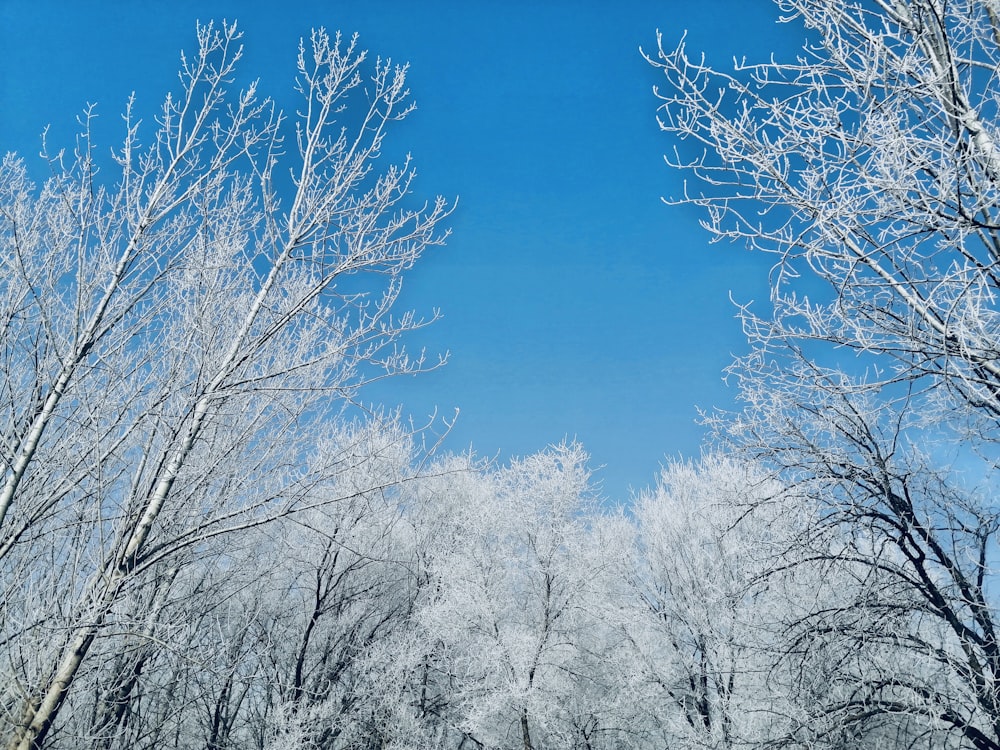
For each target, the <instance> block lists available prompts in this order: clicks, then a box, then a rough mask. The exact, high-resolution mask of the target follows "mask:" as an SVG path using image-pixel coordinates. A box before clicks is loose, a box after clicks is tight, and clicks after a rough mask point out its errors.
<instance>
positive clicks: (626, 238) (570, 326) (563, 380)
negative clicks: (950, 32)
mask: <svg viewBox="0 0 1000 750" xmlns="http://www.w3.org/2000/svg"><path fill="white" fill-rule="evenodd" d="M222 18H226V19H230V20H232V19H234V18H235V19H238V20H239V23H240V26H241V28H242V29H243V30H244V33H245V36H244V40H243V41H244V44H245V46H246V50H247V54H246V57H245V64H244V70H245V71H246V72H247V74H248V75H250V76H253V77H256V76H259V77H260V79H261V87H262V90H263V92H264V93H267V94H269V95H271V96H273V97H274V98H275V99H277V100H278V101H279V103H284V104H286V107H287V108H292V107H294V98H293V92H292V79H293V77H294V60H295V53H296V45H297V42H298V39H299V37H301V36H308V34H309V30H310V29H311V28H312V27H318V26H325V27H326V28H327V29H330V30H335V29H340V30H342V31H344V32H345V33H351V32H354V31H357V32H359V33H360V37H361V43H362V46H364V47H366V48H368V49H369V50H371V52H372V54H373V55H376V54H377V55H381V56H383V57H386V56H388V57H392V58H393V59H394V60H398V61H409V62H410V64H411V75H410V84H411V85H410V88H411V90H412V92H413V94H414V97H415V99H416V102H417V105H418V107H419V109H418V111H417V112H416V113H415V114H414V115H413V116H412V117H411V119H410V120H408V121H407V122H406V123H404V124H403V125H402V126H401V127H400V128H399V129H398V130H397V131H396V134H395V135H396V138H395V145H396V146H397V147H399V148H400V149H403V150H408V151H410V152H411V153H412V155H413V157H414V160H415V163H416V165H417V168H418V171H419V173H420V177H419V178H418V181H417V186H416V189H417V192H418V193H420V194H423V195H428V196H430V195H434V194H443V195H445V196H449V197H455V196H457V197H459V198H460V202H459V208H458V210H457V211H456V213H455V214H454V216H453V218H452V221H451V227H452V230H453V235H452V238H451V240H450V241H449V243H448V245H447V246H446V247H445V248H443V249H437V250H435V251H434V252H433V253H432V254H430V255H428V256H427V257H426V258H425V259H424V261H423V263H422V265H421V266H420V267H419V268H417V269H415V270H414V272H413V274H412V276H411V277H410V279H409V283H408V286H407V287H406V289H405V292H404V297H403V304H404V305H405V306H407V307H410V308H414V309H416V310H418V311H420V312H424V313H429V312H430V310H431V309H432V308H440V310H441V312H442V314H443V316H444V317H443V319H442V320H441V321H440V322H439V323H437V324H436V325H434V326H433V327H431V328H429V329H427V330H426V331H425V332H423V333H422V334H421V336H420V337H419V339H417V340H414V342H413V343H414V345H416V346H418V347H419V346H426V347H427V348H428V350H429V351H431V352H437V351H445V350H448V351H450V353H451V357H450V362H449V364H448V365H447V367H445V368H444V369H442V370H438V371H436V372H433V373H429V374H426V375H424V376H421V377H419V378H412V379H406V380H405V381H404V380H395V381H392V382H390V383H387V384H385V385H381V386H380V387H379V389H378V390H375V391H370V392H369V397H370V398H371V399H376V400H379V401H382V402H385V403H387V404H390V405H392V404H402V405H403V406H404V408H405V410H406V411H407V412H408V413H411V414H413V415H414V416H415V417H417V418H420V417H421V416H423V415H426V414H429V413H430V412H431V411H433V410H434V409H435V408H437V409H438V412H439V414H443V415H448V414H451V413H452V411H453V410H454V409H455V408H456V407H458V408H460V409H461V415H460V417H459V420H458V422H457V424H456V425H455V427H454V429H453V430H452V432H451V433H450V435H449V436H448V439H447V442H446V446H447V447H448V448H450V449H452V450H462V449H464V448H466V447H468V446H470V445H471V446H473V447H474V448H475V449H476V451H477V452H478V453H479V454H481V455H488V456H494V455H498V456H500V457H501V458H504V459H506V458H508V457H510V456H512V455H523V454H526V453H530V452H534V451H536V450H539V449H541V448H543V447H544V446H545V445H547V444H549V443H553V442H558V441H559V440H561V439H563V438H564V437H569V438H574V437H575V438H577V439H579V440H580V441H581V442H583V444H584V445H585V446H586V447H587V448H588V449H589V451H590V452H591V455H592V456H593V465H594V466H595V467H601V466H603V468H601V469H599V470H598V472H597V478H598V479H599V480H601V481H602V482H603V487H604V492H605V494H606V495H607V496H608V497H609V498H612V499H626V498H627V488H629V487H635V488H639V487H643V486H645V485H647V484H649V483H650V482H651V481H652V479H653V477H654V475H655V473H656V472H657V469H658V466H659V464H660V463H661V462H662V461H663V459H664V457H665V456H678V455H683V456H697V455H698V454H699V452H700V446H701V443H702V439H703V431H702V429H701V428H700V427H699V426H698V424H697V421H696V420H697V412H696V407H702V408H709V407H713V406H721V407H731V406H732V404H733V393H732V390H731V389H729V388H727V387H726V386H725V384H724V383H723V381H722V369H723V368H724V367H725V366H726V365H727V364H728V363H729V362H730V360H731V356H732V354H733V353H739V352H742V351H743V350H744V349H745V345H744V340H743V336H742V334H741V332H740V329H739V324H738V322H737V321H736V320H735V318H734V314H735V310H734V308H733V306H732V305H731V304H730V302H729V295H730V293H732V295H733V297H734V298H736V299H738V300H740V301H744V302H745V301H749V300H760V301H765V300H766V298H767V272H768V268H769V267H770V261H769V260H768V259H767V258H765V257H762V256H756V255H752V254H749V253H748V252H746V251H745V250H743V249H742V248H740V247H736V246H719V245H713V246H709V245H708V244H707V237H706V235H705V233H704V232H703V231H702V230H701V229H700V227H699V226H698V223H697V222H698V218H699V215H698V213H697V212H696V211H694V210H692V209H688V208H676V207H669V206H666V205H664V203H663V202H662V201H661V200H660V199H661V196H665V195H672V194H673V195H676V194H677V193H678V192H679V188H680V183H679V176H678V175H676V174H674V173H672V172H671V171H670V170H669V169H668V168H667V167H666V166H665V165H664V164H663V160H662V154H663V153H664V152H666V151H667V150H669V149H670V148H671V146H672V143H671V141H670V140H669V138H668V137H667V136H665V135H663V134H661V133H659V131H658V129H657V126H656V121H655V109H656V106H657V103H656V100H655V99H654V97H653V95H652V91H651V90H652V86H653V85H654V84H655V83H656V82H657V80H658V77H657V75H656V72H655V71H654V70H653V69H652V68H650V66H648V65H647V64H646V63H645V62H644V61H643V60H642V58H641V57H640V55H639V47H640V45H641V46H642V47H644V48H645V49H647V50H653V49H654V48H655V42H656V30H657V29H660V30H661V31H662V32H663V34H664V37H665V39H666V40H668V42H669V41H675V40H678V39H679V38H680V36H681V34H682V33H683V32H684V30H685V29H686V30H688V44H689V47H690V48H692V49H704V50H705V51H706V53H707V55H708V57H709V59H710V61H713V62H714V63H716V64H717V65H721V66H726V65H729V64H731V60H732V58H733V57H734V56H739V57H742V56H744V55H746V56H747V57H749V58H751V59H753V58H757V59H765V58H767V57H768V56H769V55H770V54H771V52H772V51H774V52H777V53H779V54H780V55H782V56H788V55H791V54H794V50H795V49H796V48H797V46H798V43H799V40H800V39H801V36H802V34H801V31H799V29H798V28H797V27H794V26H788V25H778V24H776V23H775V20H776V18H777V10H776V9H775V8H774V7H773V5H772V4H771V3H770V2H768V0H743V1H738V0H702V2H693V1H691V0H689V1H688V2H683V1H679V0H659V2H638V1H635V2H630V1H629V0H619V1H617V2H604V1H603V0H602V1H601V2H597V1H596V0H595V1H593V2H585V1H582V0H573V1H564V0H560V1H558V2H517V1H511V0H508V1H507V2H499V1H497V2H475V0H465V2H459V1H457V0H455V1H453V2H443V1H442V2H418V1H416V0H410V1H409V2H402V1H401V2H389V1H388V0H385V1H381V2H361V1H357V0H355V1H350V2H347V1H342V2H337V1H336V0H334V1H331V2H298V1H297V0H285V2H281V3H274V2H267V3H264V2H247V1H244V2H226V1H223V0H218V1H216V0H202V1H201V2H191V1H190V0H173V1H172V2H163V1H160V2H150V3H138V2H125V1H124V0H122V1H121V2H110V1H104V2H102V1H101V0H91V2H86V3H84V2H54V1H53V0H31V1H25V0H0V47H2V50H3V52H2V55H3V59H4V63H3V66H2V69H0V70H2V72H0V151H17V152H19V153H20V154H22V155H25V156H28V157H33V156H34V155H35V154H37V152H38V144H39V138H38V136H39V133H40V132H41V130H42V128H43V127H44V126H46V125H51V127H52V130H51V134H52V135H51V138H52V140H56V141H61V142H62V143H64V144H65V145H66V146H71V145H72V141H71V134H72V132H73V130H72V128H73V125H74V118H75V116H76V115H77V114H79V112H80V111H81V110H82V109H83V107H84V105H85V103H86V102H88V101H90V102H96V103H98V105H99V109H98V111H99V113H100V116H101V118H102V119H101V127H102V129H103V128H106V129H107V130H105V131H104V133H105V134H106V136H107V138H108V140H107V142H106V145H107V146H108V147H110V146H112V145H116V141H117V137H118V135H119V132H120V131H119V130H117V129H116V128H118V127H119V125H120V120H119V118H118V115H119V113H120V111H121V109H122V106H123V104H124V102H125V99H126V98H127V96H128V95H129V93H130V92H132V91H136V92H137V94H138V97H139V100H140V105H145V106H155V105H157V104H158V103H159V101H160V99H161V97H162V95H163V93H164V92H165V91H166V90H167V89H168V88H170V87H172V86H173V85H174V83H175V82H176V78H175V77H174V76H175V74H176V70H177V60H178V54H179V51H180V50H181V48H186V49H191V47H192V41H193V38H194V24H195V21H196V19H200V20H202V21H205V20H209V19H222ZM33 167H34V169H35V174H36V175H38V176H39V177H42V176H44V172H43V171H42V168H41V165H40V163H37V162H36V163H35V164H34V165H33Z"/></svg>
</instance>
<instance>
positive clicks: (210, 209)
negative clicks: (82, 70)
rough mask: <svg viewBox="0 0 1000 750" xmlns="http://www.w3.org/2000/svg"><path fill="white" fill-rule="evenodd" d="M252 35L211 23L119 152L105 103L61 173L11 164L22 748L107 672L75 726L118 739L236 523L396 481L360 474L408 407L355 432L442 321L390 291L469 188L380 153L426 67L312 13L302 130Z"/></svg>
mask: <svg viewBox="0 0 1000 750" xmlns="http://www.w3.org/2000/svg"><path fill="white" fill-rule="evenodd" d="M240 57H241V47H240V43H239V34H238V33H237V30H236V27H235V26H223V27H221V28H219V27H215V26H212V25H208V26H201V27H199V28H198V35H197V47H196V49H195V50H194V52H193V53H192V54H190V55H188V56H184V57H183V58H182V62H181V72H180V86H179V88H178V90H177V91H174V92H171V93H170V94H169V95H168V96H167V97H166V99H165V101H164V103H163V106H162V108H161V110H160V112H159V115H158V116H156V117H155V118H151V119H148V120H147V121H146V122H141V121H140V118H139V116H138V114H137V111H138V109H139V106H138V105H137V104H136V103H135V102H130V103H129V105H128V107H127V109H126V113H125V133H124V140H123V142H122V145H121V146H120V148H118V150H116V151H115V152H114V155H113V161H112V162H110V163H103V162H104V159H103V158H102V157H101V156H100V154H102V153H104V151H103V149H102V148H100V147H99V146H98V144H95V143H92V142H91V138H90V133H89V131H88V129H87V128H86V123H87V122H88V118H84V123H85V129H84V131H83V132H82V133H81V135H80V137H79V139H78V141H77V146H76V149H75V150H74V151H73V153H72V154H64V153H63V152H61V151H60V152H56V153H51V154H50V158H49V171H50V174H51V176H50V177H49V178H48V179H47V180H46V181H45V182H44V183H43V184H42V185H41V187H35V186H34V185H32V183H31V182H30V180H29V177H28V171H27V169H26V167H25V165H24V164H23V163H22V162H21V161H20V160H18V159H17V158H15V157H14V156H12V155H8V156H6V157H5V158H4V160H3V164H2V166H0V325H2V327H3V331H4V336H3V338H2V340H0V454H2V461H3V468H2V479H0V588H2V596H0V629H2V630H0V643H2V644H3V649H4V655H5V658H4V659H3V661H2V663H0V682H2V688H0V696H2V698H0V712H2V713H0V732H2V733H3V735H4V739H3V742H4V744H5V745H6V746H7V747H9V748H12V749H13V748H20V749H21V750H27V749H28V748H40V747H42V746H43V745H46V746H47V745H48V744H51V743H49V742H48V738H49V736H50V733H53V732H54V733H53V734H52V737H53V738H57V737H58V736H59V731H58V728H57V722H58V720H59V717H60V712H61V710H62V709H63V707H64V706H66V705H67V703H68V702H69V701H71V700H74V697H75V695H76V694H77V693H79V692H81V691H83V692H86V691H84V690H83V688H82V687H81V686H83V685H86V684H88V683H92V684H95V685H99V688H95V689H98V690H99V692H101V694H102V695H106V696H108V700H110V703H108V702H107V701H105V704H104V707H103V708H102V707H100V705H98V707H97V708H95V710H96V711H97V716H96V718H95V719H94V721H93V729H94V732H95V737H94V738H82V737H79V736H77V737H75V738H69V737H67V740H66V743H67V744H69V745H73V744H74V743H89V742H91V741H96V742H100V741H103V740H101V739H100V738H104V737H107V736H108V731H110V729H109V728H110V726H111V725H112V724H114V723H115V722H116V721H118V719H117V713H118V711H119V708H118V707H119V706H120V705H121V703H120V701H118V699H117V698H114V697H113V696H115V695H117V694H120V693H122V691H124V692H128V691H129V690H130V688H129V678H128V677H127V676H125V675H127V673H128V672H129V671H130V670H131V671H132V672H136V671H137V670H139V667H140V665H141V664H143V663H148V659H147V657H145V656H144V655H143V648H145V647H139V646H138V645H137V644H138V643H139V642H142V643H145V644H147V645H148V644H150V643H157V642H160V639H161V638H162V637H164V636H165V632H163V631H164V629H170V627H172V624H168V623H163V622H160V621H158V619H157V613H158V612H163V613H166V612H170V611H174V609H173V608H172V607H171V606H170V605H169V602H170V601H171V599H172V597H173V596H174V595H175V594H176V592H177V590H176V589H174V588H173V587H174V586H176V585H180V583H181V582H183V581H185V580H186V579H185V575H184V572H183V568H185V567H186V566H188V565H191V564H193V563H194V562H195V561H197V560H199V559H200V558H201V557H202V556H203V555H211V554H216V553H215V552H214V550H213V548H214V545H215V542H216V540H218V539H219V538H221V537H224V536H227V535H233V534H234V533H236V532H238V531H240V530H242V529H248V528H253V527H256V526H259V525H261V524H264V523H266V522H268V521H269V520H272V519H275V518H279V517H282V516H287V515H289V514H293V513H298V512H300V511H305V510H307V509H309V508H313V507H318V506H323V505H326V504H329V503H332V502H336V501H338V500H340V499H341V498H342V496H341V495H340V494H338V493H340V492H344V493H346V494H347V495H349V496H351V497H356V496H361V495H363V494H365V493H369V492H378V491H379V490H380V488H381V486H380V485H377V484H376V485H372V484H364V483H363V484H362V485H361V486H349V485H348V484H346V483H345V482H344V481H342V479H343V477H345V476H357V475H356V474H352V468H353V467H355V466H356V465H357V464H359V463H363V462H370V461H372V460H375V459H376V458H377V457H378V455H379V454H378V453H375V454H373V453H371V451H383V450H388V451H390V452H394V451H396V449H397V447H398V445H399V442H400V441H401V440H403V441H405V440H406V437H405V435H402V434H401V432H400V431H399V430H398V429H397V428H396V427H395V426H394V425H393V424H391V423H392V420H391V419H384V420H381V421H384V422H386V423H387V427H386V428H385V429H384V430H383V429H382V428H381V427H379V426H378V425H377V424H376V423H377V422H379V421H380V419H379V418H373V419H372V420H371V421H372V426H371V428H368V427H363V428H361V429H356V430H352V429H346V428H345V429H341V427H342V426H343V425H344V424H345V419H347V417H346V416H345V409H346V408H347V407H349V406H350V405H351V404H352V403H353V402H354V400H356V398H357V396H358V392H359V388H361V387H362V386H363V385H364V384H365V383H366V382H368V381H370V380H372V379H374V378H381V377H384V376H386V375H391V374H394V373H399V372H415V371H417V370H420V369H423V368H424V367H425V363H424V361H423V359H422V358H419V357H418V358H416V359H411V358H408V357H407V355H406V353H405V351H404V350H403V349H402V347H401V346H400V339H401V337H402V336H403V335H404V334H405V333H406V332H407V331H409V330H411V329H414V328H416V327H419V326H420V325H422V321H420V320H419V319H417V318H415V317H413V316H412V315H410V314H402V315H393V314H392V307H393V304H394V302H395V300H396V298H397V296H398V293H399V290H400V283H401V280H402V277H403V274H404V272H405V271H406V270H407V269H409V268H410V267H411V266H412V265H413V263H414V262H416V260H417V259H418V258H419V257H420V255H421V253H422V252H423V251H424V250H425V249H426V248H427V247H429V246H431V245H435V244H437V243H439V242H440V241H441V240H442V239H443V237H444V232H443V230H442V229H441V220H442V219H443V218H444V217H445V215H446V214H447V213H448V207H447V206H446V204H445V202H444V201H443V200H441V199H437V200H434V201H431V202H430V203H429V204H423V203H421V202H420V201H416V202H414V199H413V197H412V196H411V195H410V192H411V184H412V180H413V178H414V172H413V170H412V168H411V166H410V165H409V163H408V161H404V162H403V163H401V164H397V165H394V164H389V163H386V160H385V159H384V157H383V156H382V154H383V152H384V147H385V139H386V137H387V135H388V131H389V130H390V129H391V128H392V126H393V125H394V123H395V122H396V121H398V120H401V119H403V118H404V117H405V116H406V114H407V113H408V112H409V111H410V109H411V108H412V104H411V102H410V100H409V92H408V90H407V88H406V68H405V66H394V65H392V63H391V62H389V61H387V60H378V61H374V62H373V61H370V60H368V58H367V55H366V53H365V52H364V51H362V50H361V49H360V48H359V47H358V45H357V41H356V39H349V40H348V39H343V38H341V37H340V36H339V35H337V36H335V37H331V36H330V35H328V34H327V33H326V32H324V31H317V32H314V33H313V35H312V38H311V40H310V42H309V43H308V44H305V45H303V47H302V49H301V50H300V54H299V73H298V78H297V86H298V89H299V91H300V93H301V95H302V100H301V103H300V104H299V105H298V113H299V114H298V115H297V117H296V118H294V122H295V124H294V128H292V127H286V125H285V120H284V118H283V116H282V115H281V114H280V113H279V112H277V111H276V110H275V108H274V106H273V104H272V103H271V102H270V101H269V100H267V99H262V98H261V97H260V96H259V95H258V92H257V90H256V85H254V84H251V85H249V86H248V87H247V88H246V89H244V90H243V91H233V90H231V89H232V86H233V85H234V84H233V81H234V77H235V76H236V72H237V65H238V62H239V60H240ZM378 436H382V437H384V436H394V437H393V438H392V439H391V440H389V444H388V447H387V444H386V442H385V441H384V440H382V437H378ZM393 443H394V444H395V445H393ZM407 476H408V470H407V469H405V468H404V469H402V470H396V471H394V472H391V473H389V474H387V475H384V476H380V477H378V481H379V482H384V483H386V484H393V483H398V482H399V481H401V480H403V479H405V478H406V477H407ZM372 477H373V478H374V477H375V475H372ZM178 567H179V568H181V569H182V570H181V571H180V572H177V571H178ZM164 602H166V603H164ZM112 643H117V644H120V645H121V646H122V648H124V649H125V651H122V652H121V653H118V654H114V653H109V652H108V650H107V649H108V648H112V647H111V644H112ZM129 644H133V645H134V647H133V645H129ZM112 650H113V649H112ZM115 659H120V660H121V670H120V671H119V672H118V674H117V675H110V676H107V675H105V676H104V677H98V676H97V673H98V672H101V673H107V671H108V669H109V668H111V665H112V663H114V660H115ZM109 660H110V661H109ZM91 678H92V679H91ZM95 680H96V682H94V681H95ZM303 689H306V688H305V686H304V685H303ZM101 700H104V699H103V698H102V699H101ZM98 703H99V704H100V701H98ZM71 713H72V714H73V716H72V720H73V723H74V726H76V725H77V724H78V723H79V722H78V720H79V718H80V717H79V715H78V713H77V712H75V711H74V712H71ZM109 722H110V723H109ZM54 728H56V729H55V730H54ZM67 731H69V730H68V729H67Z"/></svg>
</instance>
